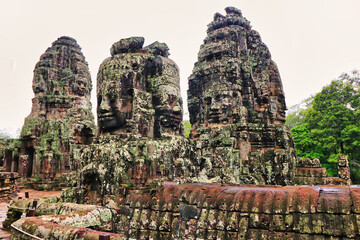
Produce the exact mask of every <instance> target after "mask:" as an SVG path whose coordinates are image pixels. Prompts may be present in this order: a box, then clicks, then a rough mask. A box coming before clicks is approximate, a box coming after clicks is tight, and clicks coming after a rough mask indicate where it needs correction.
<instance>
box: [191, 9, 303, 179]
mask: <svg viewBox="0 0 360 240" xmlns="http://www.w3.org/2000/svg"><path fill="white" fill-rule="evenodd" d="M225 11H226V16H223V15H221V14H220V13H216V14H215V16H214V21H213V22H211V23H210V24H209V25H208V30H207V37H206V38H205V40H204V44H203V45H202V46H201V47H200V51H199V54H198V62H196V63H195V67H194V70H193V73H192V75H191V76H190V77H189V90H188V106H189V112H190V122H191V124H192V131H191V137H192V139H194V140H195V141H196V142H197V148H198V149H197V153H198V156H201V157H200V158H201V159H200V160H199V162H202V163H203V167H202V168H203V169H206V170H204V172H206V173H207V175H208V177H210V178H213V177H215V176H222V178H227V177H229V176H230V179H228V180H224V181H235V182H243V183H258V184H282V185H284V184H289V183H290V182H291V179H292V177H293V172H294V165H295V159H296V153H295V148H294V142H293V139H292V136H291V134H290V131H289V129H288V128H287V127H286V126H285V124H284V123H285V110H286V106H285V98H284V92H283V88H282V83H281V79H280V74H279V71H278V68H277V66H276V64H275V62H274V61H273V60H271V55H270V52H269V50H268V48H267V46H266V45H265V44H264V43H263V42H262V41H261V38H260V35H259V33H258V32H256V31H255V30H252V28H251V26H250V23H249V21H248V20H247V19H246V18H244V17H243V16H242V14H241V12H240V10H238V9H236V8H233V7H228V8H226V9H225Z"/></svg>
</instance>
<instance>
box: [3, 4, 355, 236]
mask: <svg viewBox="0 0 360 240" xmlns="http://www.w3.org/2000/svg"><path fill="white" fill-rule="evenodd" d="M225 10H226V15H225V16H223V15H221V14H219V13H217V14H215V16H214V21H213V22H211V23H210V24H209V26H208V31H207V33H208V34H207V37H206V39H205V40H204V44H203V45H202V46H201V47H200V51H199V54H198V61H197V62H196V63H195V66H194V71H193V73H192V75H191V76H190V77H189V91H188V105H189V112H190V122H191V124H192V129H191V136H190V138H186V137H184V134H183V126H182V115H183V109H182V99H181V96H180V86H179V81H180V78H179V69H178V67H177V65H176V64H175V63H174V62H173V61H172V60H171V59H170V58H168V56H169V48H168V46H167V45H166V44H164V43H159V42H155V43H153V44H150V45H148V46H146V47H143V44H144V38H142V37H132V38H126V39H122V40H120V41H118V42H116V43H114V44H113V46H112V47H111V50H110V53H111V56H110V57H109V58H107V59H105V60H104V61H103V63H102V64H101V65H100V68H99V71H98V75H97V114H98V128H97V131H96V130H95V127H94V124H93V120H92V119H93V118H92V115H91V113H90V102H89V92H90V89H91V82H90V77H89V74H88V70H87V65H86V62H85V60H84V57H83V55H82V54H81V52H80V48H79V46H78V45H77V44H76V42H75V40H73V39H71V38H69V37H61V38H59V39H58V40H57V41H56V42H54V44H53V46H52V47H51V48H49V49H48V50H47V51H46V53H45V54H44V55H42V57H41V58H40V62H39V63H38V64H37V66H36V68H35V71H34V84H33V85H34V88H33V89H34V93H35V98H34V100H33V110H32V112H31V114H30V116H28V117H27V118H26V120H25V125H24V127H23V130H22V134H21V139H20V140H19V141H18V142H17V143H16V144H15V145H14V146H11V147H9V148H8V149H6V151H8V156H5V167H6V168H7V169H8V170H9V171H13V172H14V171H15V172H19V174H20V175H21V176H22V177H31V176H33V175H34V174H38V175H39V176H40V177H41V178H44V179H46V178H47V179H49V181H55V180H56V177H61V176H64V173H66V172H68V171H71V172H72V175H70V176H71V177H68V178H67V182H68V184H69V186H70V187H69V188H67V189H66V190H64V191H63V192H62V195H61V197H57V198H46V199H39V200H38V201H36V204H34V202H35V201H34V200H33V199H24V200H15V201H12V202H11V203H10V204H9V211H8V214H7V219H6V221H5V222H4V224H3V225H4V226H5V227H8V228H11V231H12V236H11V239H30V238H31V237H35V238H37V239H39V238H40V239H285V238H290V239H328V238H331V239H357V238H359V237H360V232H359V227H360V226H359V221H358V219H359V217H360V188H359V187H357V186H349V185H350V183H351V182H350V178H349V174H348V164H347V160H346V158H341V159H340V161H339V173H340V174H339V175H340V176H339V178H329V177H327V175H326V174H325V173H324V169H322V168H321V166H320V165H319V162H318V160H316V159H314V160H310V159H305V160H297V157H296V152H295V148H294V142H293V139H292V136H291V133H290V131H289V129H288V128H287V127H286V126H285V124H284V123H285V109H286V106H285V98H284V93H283V89H282V83H281V79H280V75H279V71H278V69H277V66H276V64H275V63H274V62H273V61H272V60H271V55H270V52H269V50H268V48H267V47H266V45H265V44H264V43H263V42H262V41H261V38H260V35H259V34H258V33H257V32H256V31H255V30H252V28H251V26H250V23H249V21H248V20H246V19H245V18H244V17H243V16H242V14H241V12H240V11H239V10H238V9H236V8H233V7H228V8H226V9H225ZM10 153H11V154H10ZM5 155H6V154H5ZM26 156H27V157H26ZM24 159H29V161H28V162H30V161H32V162H31V164H23V162H25V161H24ZM16 161H18V164H19V165H18V168H15V167H14V166H15V165H16ZM14 162H15V164H14ZM28 162H27V163H28ZM20 163H21V164H23V165H21V164H20ZM9 166H11V168H10V167H9ZM20 166H24V167H20ZM25 166H26V167H25ZM29 169H31V170H29ZM319 173H320V174H319ZM293 184H296V185H297V186H294V185H293ZM305 184H341V185H343V186H334V185H317V186H311V185H305ZM32 207H36V209H35V210H36V211H35V213H34V211H33V209H31V208H32ZM29 209H31V210H29ZM22 213H27V214H28V215H29V216H31V214H30V213H32V214H35V215H36V217H27V218H21V219H19V218H20V217H21V214H22ZM108 237H109V238H108Z"/></svg>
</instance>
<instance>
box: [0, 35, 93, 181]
mask: <svg viewBox="0 0 360 240" xmlns="http://www.w3.org/2000/svg"><path fill="white" fill-rule="evenodd" d="M91 89H92V83H91V78H90V72H89V69H88V65H87V63H86V61H85V57H84V56H83V54H82V52H81V49H80V46H79V45H78V44H77V43H76V41H75V40H74V39H72V38H69V37H61V38H59V39H58V40H56V41H55V42H54V43H53V44H52V46H51V47H50V48H48V49H47V50H46V52H45V53H44V54H43V55H41V57H40V60H39V62H38V63H37V64H36V66H35V70H34V78H33V91H34V94H35V97H34V98H33V100H32V109H31V113H30V115H29V116H28V117H26V119H25V123H24V126H23V128H22V130H21V134H20V141H17V142H13V143H12V146H10V147H8V148H7V149H6V150H5V158H4V169H5V171H7V172H18V173H19V175H20V176H21V177H23V178H30V177H34V176H38V177H39V178H41V179H44V180H54V179H56V178H57V177H60V176H61V175H62V174H64V173H69V172H71V171H74V170H75V168H74V163H73V162H72V160H73V159H72V158H71V152H72V151H73V149H74V148H76V145H78V144H89V143H91V142H92V137H93V136H94V135H95V124H94V117H93V115H92V112H91V103H90V92H91Z"/></svg>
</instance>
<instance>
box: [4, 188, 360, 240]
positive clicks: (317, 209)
mask: <svg viewBox="0 0 360 240" xmlns="http://www.w3.org/2000/svg"><path fill="white" fill-rule="evenodd" d="M359 194H360V189H359V187H357V186H351V187H349V186H315V187H312V186H286V187H282V186H257V185H220V184H184V185H177V184H170V183H167V184H165V185H164V187H163V188H158V189H153V190H143V191H140V190H139V191H132V192H130V193H129V194H127V195H125V196H124V195H123V197H118V198H115V199H113V200H110V201H109V202H108V204H107V207H106V208H104V207H96V206H89V205H76V204H64V203H42V204H43V205H44V204H45V205H47V208H48V209H52V210H51V211H43V210H42V209H43V207H41V205H40V206H39V210H38V211H37V213H38V214H39V215H43V214H45V215H46V214H52V213H53V212H54V211H58V212H63V213H64V214H65V215H58V216H54V215H50V216H42V217H39V218H33V217H32V218H23V219H21V220H19V221H17V222H15V223H14V224H13V225H15V226H16V227H17V228H18V229H21V230H24V231H26V232H28V233H30V234H33V235H35V236H41V237H45V238H51V237H46V236H52V235H51V234H54V233H57V236H58V238H56V239H64V238H61V236H62V235H61V233H63V235H64V236H69V235H68V234H69V233H74V236H75V233H77V234H79V232H78V231H79V230H83V231H84V232H85V233H88V231H91V230H90V229H83V228H82V227H84V226H87V227H88V226H93V228H95V229H98V227H99V230H102V231H104V228H105V227H109V228H108V231H109V232H111V233H112V234H113V235H112V236H113V237H114V239H117V238H116V237H121V236H123V237H124V238H126V239H287V238H289V239H358V238H359V237H360V233H359V227H360V226H359V222H358V221H357V219H358V218H359V214H360V212H359V209H360V208H359V207H360V205H359V203H360V201H359V200H360V195H359ZM22 201H24V204H22V203H21V200H20V201H19V202H17V203H16V202H14V203H13V204H12V205H10V209H11V208H12V206H14V209H15V208H16V206H18V207H19V206H23V205H29V204H31V203H30V202H26V201H27V200H22ZM69 213H71V214H70V215H69ZM109 216H111V217H109ZM101 221H103V224H101ZM99 224H100V225H101V226H100V225H99ZM40 225H41V226H43V227H41V228H39V227H37V226H40ZM70 226H71V227H70ZM50 227H51V230H50ZM13 232H14V233H15V236H19V235H21V234H20V233H19V232H18V231H15V230H13ZM97 234H98V235H99V234H101V232H98V233H97ZM54 236H55V235H54ZM81 236H83V235H81V234H80V236H79V237H78V238H80V237H81ZM96 237H97V236H96V235H95V233H94V232H92V234H91V235H90V236H86V237H84V238H83V239H93V238H96ZM12 239H16V238H14V237H12ZM76 239H77V238H76ZM119 239H121V238H119Z"/></svg>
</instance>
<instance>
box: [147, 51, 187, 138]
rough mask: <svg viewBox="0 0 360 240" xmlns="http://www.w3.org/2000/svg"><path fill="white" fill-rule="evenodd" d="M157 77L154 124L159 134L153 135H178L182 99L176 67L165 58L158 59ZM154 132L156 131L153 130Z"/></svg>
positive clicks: (154, 98)
mask: <svg viewBox="0 0 360 240" xmlns="http://www.w3.org/2000/svg"><path fill="white" fill-rule="evenodd" d="M158 60H159V66H161V67H159V69H158V77H157V79H156V80H155V81H156V85H157V86H156V89H155V92H154V97H153V101H154V107H155V115H156V118H155V119H156V123H155V125H156V126H158V127H159V128H160V129H159V131H160V132H161V133H155V135H164V134H165V135H173V134H179V131H180V130H181V123H182V99H181V93H180V87H179V81H180V78H179V70H178V67H177V65H176V64H175V63H174V62H173V61H171V60H170V59H167V58H159V59H158ZM155 131H156V130H155Z"/></svg>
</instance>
